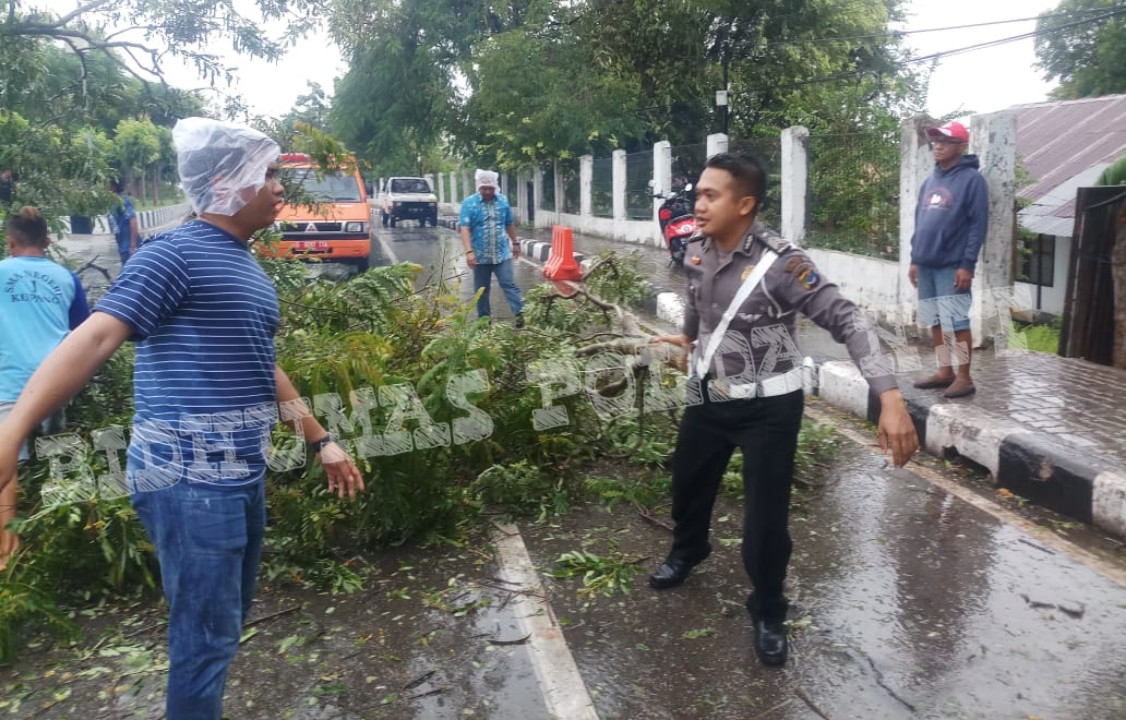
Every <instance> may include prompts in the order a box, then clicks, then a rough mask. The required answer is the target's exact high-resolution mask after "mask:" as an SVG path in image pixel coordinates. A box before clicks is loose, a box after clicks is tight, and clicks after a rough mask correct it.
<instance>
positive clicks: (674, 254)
mask: <svg viewBox="0 0 1126 720" xmlns="http://www.w3.org/2000/svg"><path fill="white" fill-rule="evenodd" d="M653 197H654V198H655V199H657V200H663V201H664V202H662V203H661V206H660V207H659V208H658V209H657V223H658V224H659V225H660V227H661V237H662V238H664V241H665V247H667V248H668V251H669V264H670V265H680V264H681V263H683V262H684V252H685V250H686V249H687V248H688V238H690V237H692V236H693V235H695V234H696V231H697V227H696V216H695V215H694V214H693V206H694V205H695V201H694V200H693V198H692V184H691V183H688V184H686V185H684V186H683V187H681V189H680V190H674V191H672V192H671V193H667V194H661V193H654V194H653Z"/></svg>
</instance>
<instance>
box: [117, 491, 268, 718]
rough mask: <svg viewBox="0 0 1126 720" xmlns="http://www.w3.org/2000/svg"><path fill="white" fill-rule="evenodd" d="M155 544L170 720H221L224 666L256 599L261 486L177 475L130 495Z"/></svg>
mask: <svg viewBox="0 0 1126 720" xmlns="http://www.w3.org/2000/svg"><path fill="white" fill-rule="evenodd" d="M132 500H133V507H134V508H136V510H137V515H138V516H139V517H140V519H141V523H142V524H143V525H144V526H145V531H146V532H147V533H148V535H149V539H150V540H152V542H153V545H155V546H156V553H157V557H158V559H159V560H160V573H161V579H162V581H163V584H164V595H165V597H166V598H167V600H168V608H169V615H168V659H169V669H168V698H167V704H166V714H165V717H166V719H167V720H220V718H221V717H222V714H223V690H224V689H225V687H226V684H227V667H228V666H229V665H230V664H231V660H233V659H234V657H235V652H236V651H237V650H238V645H239V636H240V634H241V632H242V624H243V621H244V620H245V619H246V615H247V613H248V612H249V610H250V603H251V600H253V598H254V585H255V579H256V576H257V574H258V563H259V560H261V557H262V536H263V535H264V534H265V531H266V491H265V483H264V482H257V483H252V484H249V485H243V486H239V487H222V486H215V485H207V484H203V483H191V482H188V481H186V480H181V481H180V482H178V483H176V484H175V485H173V486H171V487H169V488H165V489H161V490H153V491H150V492H138V493H134V494H133V495H132Z"/></svg>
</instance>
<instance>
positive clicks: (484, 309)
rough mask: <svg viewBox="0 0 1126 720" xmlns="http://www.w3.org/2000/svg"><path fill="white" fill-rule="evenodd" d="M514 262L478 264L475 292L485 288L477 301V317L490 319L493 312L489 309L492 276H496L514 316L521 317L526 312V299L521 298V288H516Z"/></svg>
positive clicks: (509, 260)
mask: <svg viewBox="0 0 1126 720" xmlns="http://www.w3.org/2000/svg"><path fill="white" fill-rule="evenodd" d="M512 265H513V260H512V259H511V258H509V259H508V260H505V261H504V262H502V263H500V264H498V265H485V264H482V263H477V266H476V267H475V268H473V291H474V292H477V291H478V290H481V288H484V292H482V293H481V297H479V298H478V299H477V317H489V315H491V314H492V311H491V310H490V308H489V287H490V286H491V285H492V276H493V274H496V276H497V283H499V284H500V289H501V290H503V291H504V297H505V298H506V299H507V300H508V307H510V308H512V314H513V315H519V314H520V313H521V312H522V311H523V310H524V299H523V298H521V297H520V288H518V287H517V286H516V279H515V277H514V275H513V272H512Z"/></svg>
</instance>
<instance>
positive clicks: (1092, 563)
mask: <svg viewBox="0 0 1126 720" xmlns="http://www.w3.org/2000/svg"><path fill="white" fill-rule="evenodd" d="M805 414H806V415H808V416H809V417H810V418H811V419H813V420H815V421H817V422H819V423H826V424H830V425H832V426H833V427H834V428H835V429H836V430H837V432H839V433H840V434H841V435H844V436H845V437H847V438H848V439H849V440H852V441H853V442H855V443H856V444H858V445H862V446H864V447H867V448H871V447H872V443H873V441H877V438H876V437H875V436H868V435H865V434H863V433H860V432H857V431H856V430H853V429H852V428H848V427H842V426H841V425H840V424H838V423H837V422H836V419H835V418H833V417H831V416H829V415H828V414H826V413H823V412H821V411H819V410H813V409H811V408H808V407H807V408H806V409H805ZM878 449H879V448H878V446H877V452H878ZM889 462H890V460H889ZM905 469H906V470H907V471H908V472H910V473H912V474H913V475H916V476H917V477H919V478H921V479H923V480H926V481H927V482H929V483H930V484H932V485H934V486H936V487H938V488H941V489H942V490H944V491H946V492H948V493H950V494H951V495H953V496H955V497H956V498H958V499H959V500H962V501H964V502H966V503H969V504H970V505H973V506H974V507H976V508H978V509H979V510H982V511H984V512H986V513H988V514H990V515H992V516H993V517H995V518H997V519H998V520H1000V521H1001V522H1003V523H1005V524H1006V525H1011V526H1013V527H1015V528H1017V529H1019V530H1021V531H1022V532H1024V533H1025V534H1026V535H1028V536H1030V537H1031V538H1032V539H1034V540H1035V541H1036V542H1037V543H1039V544H1041V545H1044V546H1047V547H1048V548H1050V549H1052V550H1055V551H1056V552H1059V553H1060V554H1063V555H1066V556H1068V557H1070V558H1072V559H1073V560H1075V561H1076V562H1078V563H1080V564H1082V565H1085V566H1087V567H1088V568H1090V569H1091V570H1094V571H1095V572H1097V573H1098V574H1100V575H1102V576H1103V577H1105V578H1107V579H1108V580H1110V581H1112V582H1115V583H1118V584H1119V585H1121V586H1122V587H1126V569H1124V568H1122V567H1121V566H1119V565H1118V564H1116V563H1113V562H1110V561H1108V560H1106V559H1104V558H1102V557H1100V556H1098V555H1097V554H1095V553H1093V552H1091V551H1090V550H1087V549H1086V548H1084V547H1081V546H1079V545H1077V544H1076V543H1074V542H1072V541H1070V540H1068V539H1066V538H1062V537H1060V536H1059V535H1057V534H1056V533H1054V532H1052V531H1051V530H1048V529H1046V528H1043V527H1041V526H1039V525H1037V524H1036V523H1034V522H1032V521H1031V520H1029V519H1028V518H1025V517H1022V516H1020V515H1018V514H1016V513H1014V512H1013V511H1011V510H1009V509H1007V508H1005V507H1003V506H1001V505H998V504H997V503H995V502H993V501H992V500H989V499H988V498H985V497H982V496H981V495H979V494H978V493H976V492H974V491H973V490H970V489H969V488H967V487H965V486H963V485H962V484H961V483H959V482H957V481H954V480H949V479H947V478H945V477H943V476H942V475H940V474H939V473H937V472H935V471H934V470H931V469H930V468H928V467H924V466H922V465H919V464H918V463H914V462H910V463H907V466H906V468H905Z"/></svg>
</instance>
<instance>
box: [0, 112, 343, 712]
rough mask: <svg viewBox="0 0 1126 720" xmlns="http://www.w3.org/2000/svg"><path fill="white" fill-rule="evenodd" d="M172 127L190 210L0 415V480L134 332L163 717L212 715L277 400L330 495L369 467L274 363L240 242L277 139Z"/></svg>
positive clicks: (234, 632) (271, 305)
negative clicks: (162, 620)
mask: <svg viewBox="0 0 1126 720" xmlns="http://www.w3.org/2000/svg"><path fill="white" fill-rule="evenodd" d="M172 138H173V142H174V144H175V146H176V150H177V160H178V165H179V171H180V181H181V184H182V186H183V188H184V192H185V194H186V195H187V196H188V199H189V201H190V202H191V203H192V206H193V208H194V209H195V210H196V212H197V213H198V215H199V219H197V220H194V221H191V222H188V223H186V224H184V225H182V226H180V227H178V228H176V229H174V230H171V231H169V232H168V233H165V234H163V235H161V236H160V237H158V238H155V239H153V240H152V241H151V242H148V243H146V244H145V245H144V247H142V248H141V249H140V250H139V251H138V252H137V254H136V255H135V256H134V257H133V258H132V259H131V260H130V261H129V264H128V265H126V266H125V267H124V268H123V270H122V272H121V275H120V276H118V278H117V281H116V282H115V283H114V284H113V286H112V287H111V288H110V289H109V291H108V292H107V293H106V295H105V297H103V298H102V300H101V301H100V302H99V303H98V305H97V307H96V308H95V310H94V313H93V315H91V317H90V319H89V320H87V321H86V322H85V323H83V325H82V326H81V327H80V328H78V329H77V330H76V331H75V332H74V333H72V334H71V335H70V337H68V338H67V339H66V340H65V341H64V342H63V343H62V344H61V345H60V346H59V347H58V349H57V350H56V351H55V352H53V353H52V354H51V355H50V356H49V357H48V358H47V359H46V360H45V361H44V362H43V364H42V365H41V366H40V368H39V370H38V371H36V373H35V375H34V376H32V378H31V380H30V381H29V382H28V383H27V387H26V388H25V390H24V393H23V395H21V397H20V400H19V402H17V403H16V405H15V407H14V408H12V410H11V412H10V414H9V415H8V419H7V420H6V421H5V422H3V423H0V489H2V488H3V487H4V486H6V485H8V484H9V483H10V482H11V480H12V477H13V475H14V469H15V456H16V451H17V445H18V440H19V439H20V438H22V437H23V436H25V435H26V434H27V432H28V431H29V430H30V429H31V427H33V426H34V424H35V423H36V422H38V421H39V419H41V418H43V417H45V416H46V415H47V414H48V413H50V411H51V410H52V409H54V408H56V407H58V406H60V405H61V404H62V403H63V402H65V401H66V400H67V399H68V398H70V397H71V396H72V395H74V394H75V393H76V392H78V390H79V389H81V387H82V385H83V384H85V382H86V381H87V380H88V379H89V378H90V376H91V375H93V373H94V371H95V370H97V368H98V367H100V366H101V365H102V364H103V363H104V362H105V361H106V360H107V359H108V358H109V357H110V355H112V354H113V353H114V351H116V350H117V348H118V347H120V346H121V345H122V343H124V342H126V341H127V340H132V341H133V342H134V343H135V344H136V348H137V360H136V366H135V368H134V404H135V415H134V418H133V435H132V438H131V439H130V444H129V451H128V464H127V465H128V470H127V472H126V480H127V484H128V487H129V490H130V493H131V499H132V501H133V506H134V507H135V508H136V510H137V515H138V516H139V517H140V519H141V522H142V523H143V524H144V526H145V530H146V531H147V532H148V534H149V537H150V539H151V540H152V542H153V545H154V546H155V548H156V553H157V557H158V559H159V561H160V569H161V580H162V583H163V586H164V593H165V596H166V597H167V599H168V607H169V620H168V656H169V670H168V697H167V701H166V712H165V717H166V719H167V720H220V718H221V717H222V704H223V690H224V687H225V684H226V679H227V668H228V667H229V665H230V662H231V660H232V659H233V658H234V655H235V652H236V650H237V649H238V644H239V636H240V634H241V630H242V624H243V622H244V620H245V619H246V615H247V612H248V610H249V608H250V603H251V600H252V598H253V595H254V589H255V578H256V575H257V571H258V564H259V560H260V558H261V548H262V537H263V534H264V532H265V525H266V506H265V497H264V484H265V483H264V477H265V474H266V445H267V443H268V441H269V434H270V430H271V429H272V427H273V425H274V423H275V422H276V420H277V418H278V412H277V404H278V403H281V404H283V407H284V408H285V409H286V412H284V413H283V419H285V417H287V416H288V417H296V418H297V419H296V420H293V422H292V425H293V426H294V427H295V429H297V430H299V431H300V432H301V434H302V435H303V436H304V438H305V439H306V440H309V441H310V442H309V443H308V444H309V447H310V450H311V451H312V452H314V453H315V454H316V456H317V459H318V460H319V461H320V463H321V464H322V465H323V466H324V469H325V471H326V475H327V477H328V487H329V490H330V491H335V492H337V493H338V494H339V495H340V497H344V496H345V495H346V494H347V495H349V496H354V495H355V493H356V492H357V491H359V490H363V478H362V477H361V476H360V473H359V470H357V469H356V466H355V465H354V464H353V463H352V461H351V459H350V458H349V457H348V455H347V454H346V453H345V452H344V451H343V450H342V449H341V448H340V446H339V445H337V444H336V443H335V442H334V441H333V438H332V437H331V436H330V435H329V434H328V433H327V432H325V430H324V428H323V427H321V425H320V423H318V422H317V421H316V419H314V418H313V417H312V415H311V414H309V412H308V409H307V408H305V407H304V404H303V403H302V401H301V398H300V396H299V395H298V393H297V390H296V389H295V388H294V387H293V384H292V383H291V382H290V380H289V378H288V377H287V376H286V374H285V373H284V372H283V371H282V370H281V368H279V367H278V366H277V364H276V363H275V358H274V343H273V336H274V332H275V331H276V330H277V326H278V300H277V295H276V293H275V291H274V287H273V285H272V284H271V282H270V281H269V279H268V278H267V277H266V275H265V273H263V272H262V269H261V268H260V267H259V266H258V264H257V262H256V261H255V259H254V256H253V255H252V254H251V253H250V251H249V249H248V247H247V243H248V242H249V240H250V237H251V235H252V234H253V233H254V232H255V231H257V230H259V229H261V228H265V227H268V226H269V225H271V224H272V223H273V222H274V221H275V219H276V218H277V213H278V210H279V209H280V208H281V206H282V187H281V184H280V183H279V182H278V181H277V180H276V179H275V178H274V173H275V171H276V169H277V162H276V161H277V157H278V146H277V145H276V144H275V143H274V142H273V141H272V140H270V139H269V138H268V137H266V136H265V135H263V134H262V133H260V132H258V131H256V130H252V129H250V128H248V127H244V126H239V125H234V124H230V123H223V122H218V121H214V120H207V119H203V118H188V119H185V120H181V121H179V122H178V123H177V124H176V127H175V128H174V129H173V131H172Z"/></svg>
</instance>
